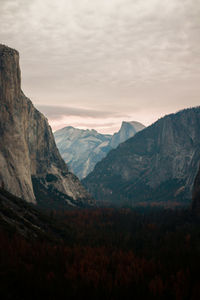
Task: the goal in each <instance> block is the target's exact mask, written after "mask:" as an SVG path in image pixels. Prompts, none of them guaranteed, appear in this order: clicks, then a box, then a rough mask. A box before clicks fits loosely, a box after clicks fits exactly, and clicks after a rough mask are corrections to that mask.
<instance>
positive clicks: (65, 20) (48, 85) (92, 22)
mask: <svg viewBox="0 0 200 300" xmlns="http://www.w3.org/2000/svg"><path fill="white" fill-rule="evenodd" d="M199 16H200V1H199V0H182V1H181V0H168V1H167V0H164V1H159V0H149V1H145V0H136V1H131V0H110V1H107V0H101V1H100V0H93V1H89V0H60V1H59V2H57V3H56V2H55V1H53V0H43V1H40V0H33V1H27V0H1V11H0V24H1V26H0V42H1V43H3V44H6V45H8V46H10V47H13V48H15V49H17V50H18V51H19V52H20V65H21V70H22V88H23V91H24V93H25V94H26V95H27V97H29V98H30V99H31V100H32V102H33V103H34V105H35V106H36V107H37V108H38V109H40V111H41V112H43V113H44V114H45V115H46V116H47V118H48V119H49V123H50V125H51V126H52V128H53V130H54V131H55V130H56V129H59V128H62V127H65V126H73V127H78V128H83V129H86V128H88V129H92V128H93V129H95V130H97V131H99V132H102V133H113V132H116V131H118V130H119V127H120V126H121V122H122V121H138V122H141V123H143V124H144V125H145V126H148V125H150V124H151V123H153V122H154V121H156V120H157V119H158V118H160V117H162V116H164V115H166V114H169V113H174V112H176V111H178V110H181V109H183V108H187V107H191V106H198V105H199V104H200V101H199V96H200V85H199V80H200V68H199V65H200V26H199Z"/></svg>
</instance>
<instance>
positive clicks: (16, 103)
mask: <svg viewBox="0 0 200 300" xmlns="http://www.w3.org/2000/svg"><path fill="white" fill-rule="evenodd" d="M0 107H1V109H0V185H3V186H4V188H5V189H6V190H7V191H9V192H11V193H12V194H14V195H15V196H18V197H21V198H23V199H24V200H26V201H27V202H32V203H40V204H41V205H42V203H43V201H44V202H45V201H46V200H49V199H51V200H52V201H54V200H55V201H54V202H55V203H59V201H60V200H61V201H64V202H66V203H68V204H69V205H76V204H78V203H83V202H90V199H91V197H90V195H89V194H88V193H87V192H86V190H85V189H84V188H83V186H82V185H81V183H80V182H79V180H78V179H77V177H76V176H74V175H73V174H72V173H70V172H69V171H68V168H67V166H66V164H65V162H64V160H63V159H62V158H61V156H60V154H59V151H58V149H57V147H56V144H55V141H54V137H53V134H52V131H51V128H50V126H49V125H48V121H47V119H46V118H45V117H44V116H43V115H42V114H41V113H40V112H39V111H38V110H37V109H35V107H34V106H33V104H32V103H31V101H30V100H29V99H28V98H27V97H26V96H25V95H24V94H23V92H22V90H21V73H20V67H19V54H18V52H17V51H16V50H14V49H11V48H9V47H6V46H4V45H0Z"/></svg>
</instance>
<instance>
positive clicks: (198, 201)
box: [192, 167, 200, 215]
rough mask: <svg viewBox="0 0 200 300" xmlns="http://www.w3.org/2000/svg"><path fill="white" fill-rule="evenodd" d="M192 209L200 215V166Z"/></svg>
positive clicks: (193, 193) (195, 182)
mask: <svg viewBox="0 0 200 300" xmlns="http://www.w3.org/2000/svg"><path fill="white" fill-rule="evenodd" d="M192 209H193V211H194V212H195V213H197V214H198V215H200V167H199V171H198V173H197V176H196V178H195V181H194V187H193V192H192Z"/></svg>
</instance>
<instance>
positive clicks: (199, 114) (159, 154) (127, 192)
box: [83, 107, 200, 205]
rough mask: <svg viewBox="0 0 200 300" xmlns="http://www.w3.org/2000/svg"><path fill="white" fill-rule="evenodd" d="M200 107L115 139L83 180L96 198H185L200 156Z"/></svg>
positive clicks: (130, 201) (120, 200) (135, 201)
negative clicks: (116, 144) (115, 143)
mask: <svg viewBox="0 0 200 300" xmlns="http://www.w3.org/2000/svg"><path fill="white" fill-rule="evenodd" d="M199 128H200V107H196V108H191V109H186V110H183V111H180V112H178V113H176V114H171V115H168V116H165V117H164V118H162V119H160V120H158V121H157V122H155V123H154V124H153V125H151V126H149V127H147V128H145V129H144V130H142V131H141V132H139V133H137V134H136V135H135V136H134V137H133V138H131V139H129V140H127V141H126V142H124V143H122V144H120V145H119V147H118V148H117V149H115V150H112V151H110V153H109V154H108V155H107V156H106V158H104V159H103V160H102V161H101V162H99V163H98V164H97V165H96V167H95V169H94V171H93V172H92V173H90V174H89V175H88V176H87V177H86V178H85V179H84V180H83V183H84V185H85V186H86V187H87V189H88V191H89V192H91V193H92V194H93V196H94V197H95V198H96V199H97V200H99V201H100V200H101V201H108V202H112V203H115V204H119V203H120V204H122V203H128V204H131V205H134V204H138V203H141V202H145V203H146V202H148V201H151V202H152V201H155V202H160V203H164V202H166V201H172V202H173V203H175V202H176V201H181V202H182V203H183V202H184V201H187V200H188V201H189V199H190V198H191V190H192V186H193V182H194V179H195V176H196V174H197V169H198V165H199V161H200V130H199Z"/></svg>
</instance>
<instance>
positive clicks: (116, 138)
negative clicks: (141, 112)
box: [54, 122, 145, 179]
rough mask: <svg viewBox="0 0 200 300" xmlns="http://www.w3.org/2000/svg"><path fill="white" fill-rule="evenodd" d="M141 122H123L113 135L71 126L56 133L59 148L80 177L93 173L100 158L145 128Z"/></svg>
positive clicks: (70, 166)
mask: <svg viewBox="0 0 200 300" xmlns="http://www.w3.org/2000/svg"><path fill="white" fill-rule="evenodd" d="M144 127H145V126H144V125H142V124H141V123H139V122H123V123H122V126H121V128H120V130H119V131H118V132H116V133H115V134H114V135H113V136H112V135H109V134H100V133H99V132H97V131H96V130H94V129H92V130H88V129H87V130H82V129H78V128H73V127H71V126H67V127H64V128H62V129H60V130H58V131H56V132H55V133H54V136H55V141H56V144H57V146H58V149H59V151H60V153H61V155H62V157H63V159H64V160H65V162H66V163H67V164H68V166H69V168H70V170H71V171H72V172H73V173H75V174H76V175H77V176H78V177H79V179H83V178H85V177H86V176H87V175H88V174H89V173H91V172H92V171H93V169H94V167H95V165H96V164H97V162H99V161H100V160H102V159H103V158H104V157H105V156H106V155H107V154H108V152H109V151H110V150H111V149H113V148H116V147H117V146H118V145H119V144H120V143H122V142H124V141H126V140H127V139H129V138H130V137H132V136H134V135H135V134H136V132H138V131H140V130H142V129H144Z"/></svg>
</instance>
